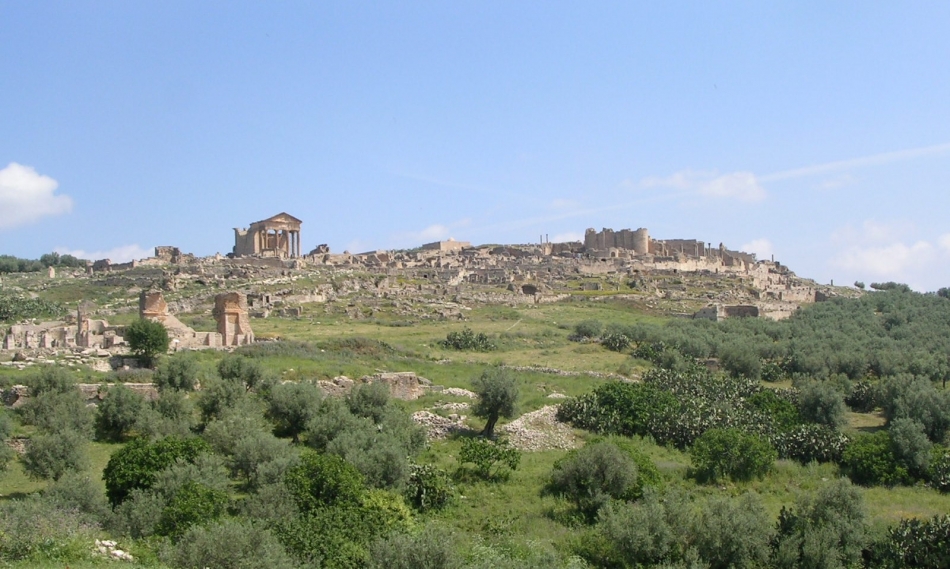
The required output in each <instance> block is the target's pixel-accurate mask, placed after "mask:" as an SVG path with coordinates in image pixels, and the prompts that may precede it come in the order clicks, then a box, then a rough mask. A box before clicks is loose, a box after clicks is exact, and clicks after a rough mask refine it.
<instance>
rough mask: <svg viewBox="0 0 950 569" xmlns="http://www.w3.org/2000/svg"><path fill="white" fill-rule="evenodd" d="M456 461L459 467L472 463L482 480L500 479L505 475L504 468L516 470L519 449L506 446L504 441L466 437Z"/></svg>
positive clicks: (519, 456)
mask: <svg viewBox="0 0 950 569" xmlns="http://www.w3.org/2000/svg"><path fill="white" fill-rule="evenodd" d="M458 461H459V466H460V467H461V466H462V465H464V464H468V463H471V464H474V465H475V474H476V475H477V476H478V477H479V478H481V479H483V480H500V479H504V478H505V477H506V476H507V471H506V469H508V470H517V468H518V464H519V463H520V462H521V451H519V450H518V449H516V448H513V447H510V446H508V443H507V442H506V441H501V442H496V441H493V440H490V439H482V438H467V439H465V440H463V441H462V449H461V450H460V451H459V455H458Z"/></svg>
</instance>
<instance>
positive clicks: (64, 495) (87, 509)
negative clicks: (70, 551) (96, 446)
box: [43, 472, 112, 524]
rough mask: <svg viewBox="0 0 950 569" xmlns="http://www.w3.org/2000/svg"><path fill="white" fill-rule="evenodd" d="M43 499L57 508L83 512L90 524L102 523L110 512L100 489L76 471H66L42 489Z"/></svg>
mask: <svg viewBox="0 0 950 569" xmlns="http://www.w3.org/2000/svg"><path fill="white" fill-rule="evenodd" d="M43 501H44V502H46V503H48V504H51V505H52V506H54V507H55V508H57V509H59V510H72V511H76V512H79V513H81V514H84V515H85V516H87V518H86V519H87V520H88V521H89V523H90V524H102V523H104V522H105V521H106V520H108V518H109V516H110V514H111V513H112V510H111V509H110V508H109V502H108V501H107V500H106V497H105V494H103V493H102V489H101V488H100V487H99V486H98V485H97V484H95V483H94V482H93V481H92V480H91V479H90V478H89V477H88V476H87V475H85V474H80V473H78V472H67V473H66V474H64V475H63V476H62V477H60V479H59V480H57V481H56V482H54V483H53V484H50V485H49V486H48V487H47V488H46V490H44V491H43Z"/></svg>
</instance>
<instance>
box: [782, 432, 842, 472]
mask: <svg viewBox="0 0 950 569" xmlns="http://www.w3.org/2000/svg"><path fill="white" fill-rule="evenodd" d="M848 443H849V439H848V437H847V436H845V435H843V434H841V433H839V432H838V431H835V430H834V429H832V428H831V427H828V426H825V425H818V424H815V423H807V424H804V425H797V426H795V427H792V428H790V429H788V430H786V431H782V432H780V433H778V434H776V435H775V437H773V444H774V445H775V449H776V450H777V451H778V455H779V456H780V457H781V458H790V459H792V460H796V461H798V462H800V463H802V464H808V463H809V462H812V461H816V462H839V461H840V460H841V455H842V453H843V452H844V449H845V448H846V447H847V446H848Z"/></svg>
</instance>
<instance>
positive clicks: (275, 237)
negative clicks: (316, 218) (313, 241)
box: [234, 213, 303, 258]
mask: <svg viewBox="0 0 950 569" xmlns="http://www.w3.org/2000/svg"><path fill="white" fill-rule="evenodd" d="M301 223H303V222H302V221H300V220H299V219H297V218H296V217H294V216H292V215H290V214H287V213H278V214H277V215H275V216H273V217H269V218H267V219H262V220H261V221H255V222H254V223H252V224H251V226H250V227H248V228H247V229H239V228H237V227H235V228H234V256H235V257H245V256H252V255H253V256H259V257H279V258H296V257H300V256H301V250H302V249H301V247H300V224H301Z"/></svg>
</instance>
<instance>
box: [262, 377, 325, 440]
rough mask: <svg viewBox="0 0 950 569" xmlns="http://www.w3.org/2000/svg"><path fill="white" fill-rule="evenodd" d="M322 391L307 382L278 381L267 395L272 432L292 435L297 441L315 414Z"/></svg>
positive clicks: (287, 435) (278, 434)
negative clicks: (272, 426)
mask: <svg viewBox="0 0 950 569" xmlns="http://www.w3.org/2000/svg"><path fill="white" fill-rule="evenodd" d="M321 401H323V392H322V391H320V388H319V387H317V386H316V385H314V384H312V383H308V382H300V383H279V384H277V385H275V386H274V387H273V388H272V389H271V390H270V393H269V394H268V397H267V417H268V418H269V419H270V420H271V421H273V423H274V434H276V435H277V436H280V437H292V438H293V440H294V442H298V441H299V439H300V434H301V433H303V432H304V430H306V428H307V423H308V422H310V420H311V419H313V417H314V416H315V415H316V414H317V410H318V409H319V408H320V402H321Z"/></svg>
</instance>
